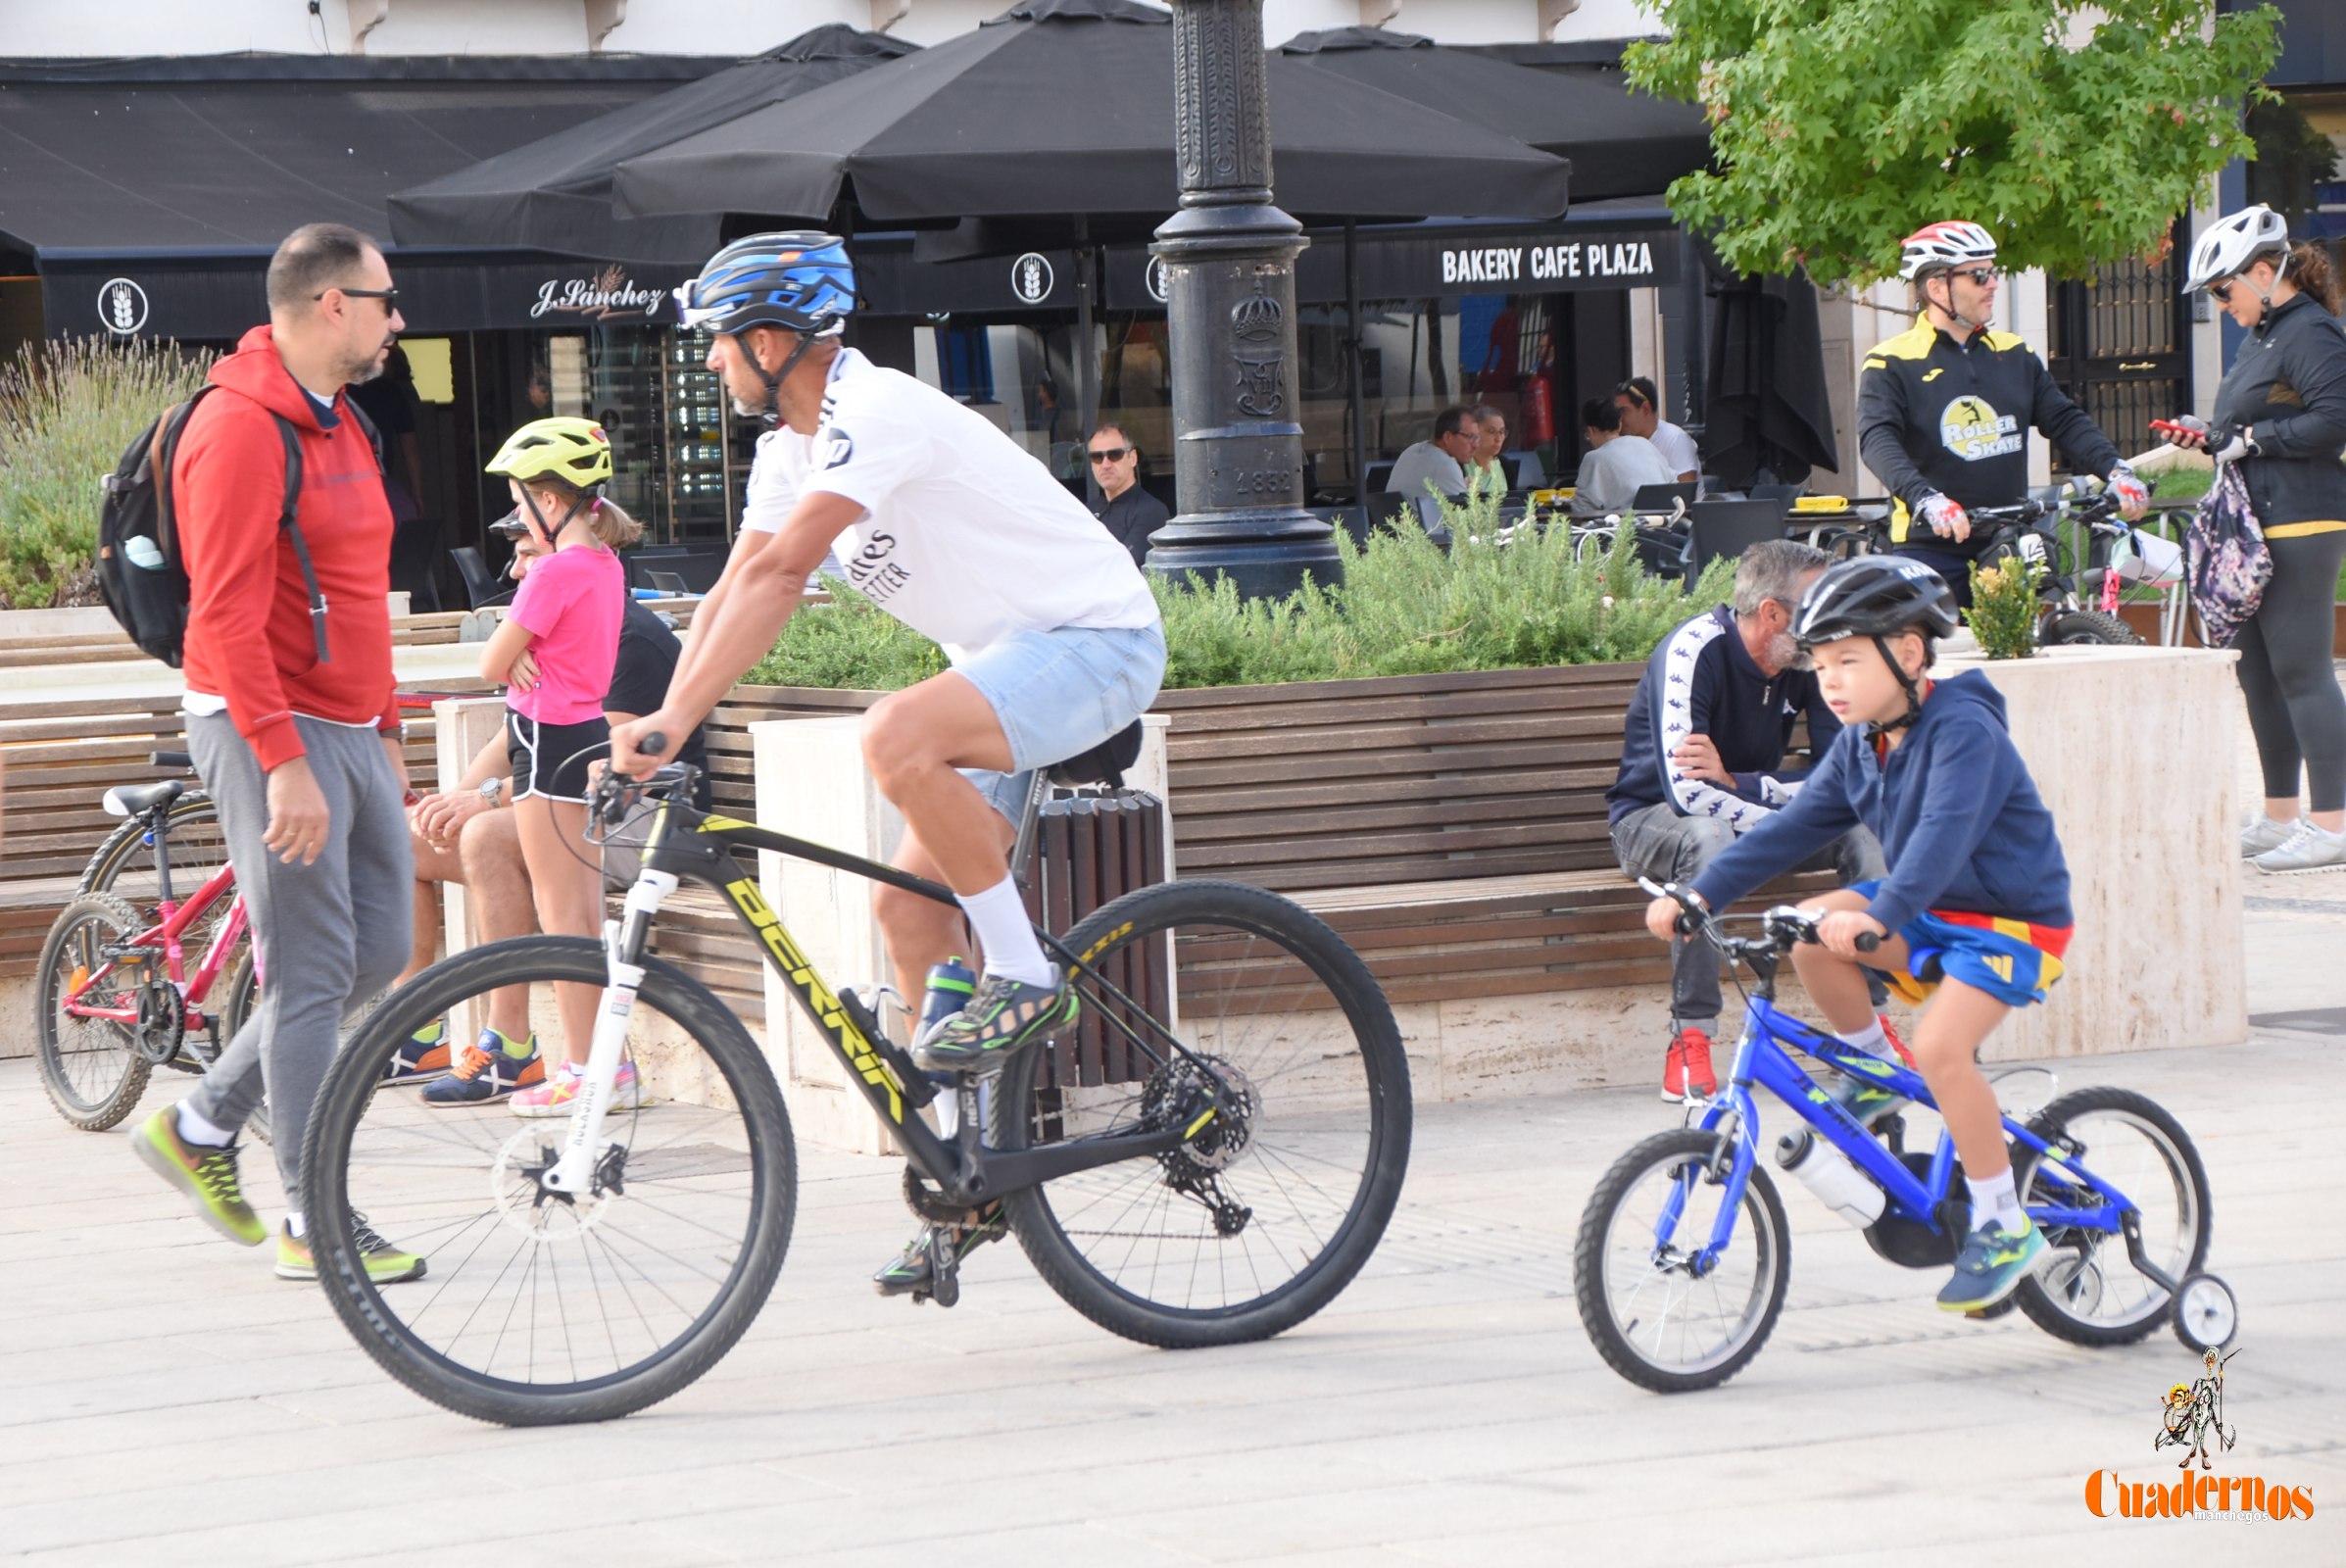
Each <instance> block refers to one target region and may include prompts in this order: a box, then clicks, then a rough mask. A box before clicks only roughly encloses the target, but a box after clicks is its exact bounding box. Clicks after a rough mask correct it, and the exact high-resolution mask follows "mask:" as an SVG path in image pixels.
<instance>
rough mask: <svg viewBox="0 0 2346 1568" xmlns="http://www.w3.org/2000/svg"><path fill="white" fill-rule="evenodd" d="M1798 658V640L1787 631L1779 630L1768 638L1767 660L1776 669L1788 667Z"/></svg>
mask: <svg viewBox="0 0 2346 1568" xmlns="http://www.w3.org/2000/svg"><path fill="white" fill-rule="evenodd" d="M1799 659H1800V640H1799V639H1798V638H1796V637H1794V636H1793V635H1792V634H1791V633H1790V632H1788V631H1780V632H1778V633H1777V634H1776V635H1775V636H1773V637H1771V638H1769V639H1768V662H1769V663H1771V664H1773V665H1775V666H1776V667H1777V668H1778V669H1790V668H1791V667H1792V665H1793V664H1795V663H1797V662H1799Z"/></svg>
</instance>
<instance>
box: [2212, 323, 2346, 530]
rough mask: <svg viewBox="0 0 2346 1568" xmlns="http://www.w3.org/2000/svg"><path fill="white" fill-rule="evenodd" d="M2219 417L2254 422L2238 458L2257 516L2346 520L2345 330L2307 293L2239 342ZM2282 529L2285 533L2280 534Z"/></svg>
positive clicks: (2220, 392) (2263, 519)
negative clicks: (2244, 455)
mask: <svg viewBox="0 0 2346 1568" xmlns="http://www.w3.org/2000/svg"><path fill="white" fill-rule="evenodd" d="M2216 422H2217V423H2218V424H2245V425H2249V426H2251V427H2252V428H2253V430H2254V433H2255V436H2256V443H2257V456H2255V457H2253V458H2249V459H2246V460H2245V461H2243V462H2242V463H2241V465H2240V476H2241V477H2242V478H2244V479H2246V480H2247V481H2248V499H2249V501H2250V502H2251V504H2253V505H2254V506H2255V508H2256V513H2257V521H2258V522H2260V523H2262V524H2263V525H2264V526H2265V528H2266V529H2267V530H2268V531H2270V530H2271V529H2273V528H2275V527H2285V526H2287V525H2288V524H2290V523H2293V522H2346V468H2342V467H2340V466H2338V454H2339V453H2340V451H2341V450H2346V332H2341V330H2340V328H2339V325H2338V320H2337V318H2335V317H2333V316H2331V315H2330V314H2329V313H2328V312H2327V311H2325V310H2323V309H2322V305H2321V302H2320V301H2318V300H2316V299H2315V298H2314V297H2313V296H2312V295H2311V294H2300V295H2298V296H2297V297H2296V298H2295V299H2293V300H2291V301H2289V303H2288V304H2286V305H2283V306H2281V307H2280V308H2279V309H2278V310H2275V311H2274V312H2273V315H2272V317H2271V318H2270V319H2267V321H2266V322H2265V324H2264V325H2262V326H2260V327H2258V328H2257V329H2256V330H2254V331H2252V332H2250V333H2249V334H2248V336H2247V338H2246V339H2245V340H2244V341H2242V343H2241V344H2240V353H2239V357H2238V358H2236V359H2234V360H2233V361H2232V368H2231V369H2230V370H2228V371H2227V372H2225V374H2224V384H2223V385H2222V386H2221V387H2219V388H2217V390H2216ZM2284 537H2286V536H2285V535H2284Z"/></svg>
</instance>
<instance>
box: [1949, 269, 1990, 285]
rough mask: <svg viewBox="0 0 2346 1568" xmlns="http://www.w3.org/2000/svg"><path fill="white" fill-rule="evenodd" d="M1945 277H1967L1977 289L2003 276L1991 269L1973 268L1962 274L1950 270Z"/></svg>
mask: <svg viewBox="0 0 2346 1568" xmlns="http://www.w3.org/2000/svg"><path fill="white" fill-rule="evenodd" d="M1947 275H1948V276H1949V277H1968V278H1970V279H1971V280H1972V281H1973V282H1974V283H1977V284H1978V285H1979V287H1981V288H1985V287H1987V286H1988V285H1989V284H1990V283H1993V282H1994V281H1995V280H1996V279H1997V278H1998V277H2000V276H2002V275H2003V274H2002V273H2000V272H1998V271H1997V270H1995V269H1994V268H1992V267H1975V268H1972V269H1971V270H1968V271H1962V272H1958V271H1952V270H1950V271H1949V272H1948V273H1947Z"/></svg>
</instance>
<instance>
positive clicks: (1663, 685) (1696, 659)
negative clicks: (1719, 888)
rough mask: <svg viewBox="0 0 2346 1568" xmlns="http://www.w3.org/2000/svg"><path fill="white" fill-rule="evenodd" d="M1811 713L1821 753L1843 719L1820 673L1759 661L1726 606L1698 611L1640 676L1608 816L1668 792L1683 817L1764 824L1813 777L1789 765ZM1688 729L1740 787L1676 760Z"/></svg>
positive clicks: (1608, 797) (1813, 741)
mask: <svg viewBox="0 0 2346 1568" xmlns="http://www.w3.org/2000/svg"><path fill="white" fill-rule="evenodd" d="M1804 713H1805V714H1806V715H1807V716H1808V740H1809V755H1811V756H1812V757H1823V756H1824V755H1825V751H1826V748H1828V747H1829V746H1831V745H1832V744H1833V737H1834V736H1836V735H1838V734H1839V733H1840V732H1841V721H1840V720H1839V719H1838V718H1836V717H1834V716H1833V710H1832V709H1830V708H1827V707H1826V706H1825V702H1824V699H1823V698H1821V697H1819V696H1818V695H1817V677H1816V676H1814V675H1812V674H1810V673H1808V672H1807V671H1806V670H1796V669H1787V670H1784V671H1782V672H1781V673H1779V674H1776V675H1769V674H1767V673H1766V672H1764V671H1763V670H1761V668H1760V667H1759V665H1758V664H1756V663H1754V662H1752V658H1751V653H1750V650H1748V649H1746V648H1745V647H1744V646H1743V638H1742V634H1741V633H1740V632H1738V631H1736V630H1735V612H1734V611H1732V610H1730V609H1729V608H1728V607H1727V606H1725V605H1721V606H1720V607H1719V608H1718V609H1716V610H1714V611H1712V612H1711V613H1709V614H1707V615H1696V616H1695V617H1694V618H1693V619H1692V620H1689V621H1687V622H1686V624H1685V625H1683V626H1680V627H1679V628H1678V630H1676V631H1674V632H1672V633H1671V634H1670V635H1669V636H1667V637H1665V638H1663V639H1662V644H1661V646H1660V647H1658V648H1656V649H1655V650H1654V651H1653V658H1652V659H1650V660H1648V661H1647V662H1646V664H1645V673H1644V674H1643V675H1641V676H1639V677H1638V680H1637V696H1635V697H1633V698H1631V699H1630V711H1629V725H1628V728H1627V731H1626V732H1625V733H1624V734H1623V736H1622V742H1621V771H1620V773H1619V774H1618V775H1616V776H1615V778H1614V780H1613V787H1612V788H1611V789H1609V790H1607V791H1605V805H1606V810H1605V816H1606V819H1607V820H1608V821H1612V822H1618V821H1620V820H1621V819H1622V818H1623V817H1625V816H1627V815H1629V814H1630V812H1632V811H1635V810H1637V809H1640V808H1642V807H1647V806H1659V805H1660V804H1661V803H1662V802H1664V801H1668V802H1670V804H1671V805H1672V806H1673V807H1674V808H1675V809H1677V811H1678V814H1679V815H1681V816H1715V817H1719V818H1721V819H1722V820H1724V821H1726V822H1727V823H1728V824H1729V825H1731V826H1732V827H1734V828H1735V831H1736V832H1738V833H1741V832H1744V831H1746V830H1747V829H1749V828H1752V827H1754V826H1756V825H1758V824H1759V823H1760V822H1762V821H1765V820H1766V819H1767V818H1768V817H1769V816H1770V815H1772V814H1773V813H1774V811H1775V809H1776V808H1778V807H1780V806H1782V805H1783V804H1784V802H1785V801H1788V800H1790V799H1791V798H1792V793H1793V790H1794V788H1796V787H1797V786H1798V784H1799V782H1800V780H1802V779H1804V778H1806V777H1807V776H1808V769H1807V768H1805V767H1796V768H1789V769H1787V768H1785V767H1784V766H1783V765H1782V764H1783V762H1784V746H1785V744H1786V743H1787V742H1788V741H1790V739H1791V737H1792V725H1793V722H1794V721H1795V720H1797V719H1798V718H1799V717H1800V716H1801V715H1802V714H1804ZM1689 735H1706V736H1708V737H1710V741H1711V744H1712V745H1713V746H1715V747H1717V748H1718V749H1719V760H1720V761H1721V762H1722V763H1724V764H1725V765H1726V767H1727V770H1728V771H1729V772H1731V773H1733V774H1734V775H1735V788H1734V790H1732V791H1729V790H1724V789H1721V788H1719V786H1717V785H1715V784H1711V783H1707V782H1705V781H1704V780H1702V779H1698V778H1689V777H1687V776H1686V774H1684V773H1682V772H1680V771H1679V770H1678V769H1676V768H1674V767H1672V766H1670V765H1669V763H1670V754H1671V753H1672V752H1674V751H1676V750H1678V748H1679V746H1680V745H1681V744H1682V743H1683V742H1684V741H1685V740H1686V737H1687V736H1689Z"/></svg>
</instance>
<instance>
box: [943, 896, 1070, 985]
mask: <svg viewBox="0 0 2346 1568" xmlns="http://www.w3.org/2000/svg"><path fill="white" fill-rule="evenodd" d="M953 897H954V898H955V899H957V900H959V901H960V905H961V907H962V909H963V910H964V911H965V912H966V913H967V914H968V916H969V928H970V929H971V930H972V931H975V932H976V933H977V939H978V946H979V947H982V948H984V949H985V950H986V972H987V973H988V974H998V975H1002V977H1004V978H1005V979H1010V980H1016V981H1018V982H1019V983H1020V984H1022V985H1030V986H1048V985H1051V984H1052V983H1054V982H1055V981H1056V980H1057V978H1058V976H1057V974H1056V973H1055V972H1054V971H1053V970H1052V969H1051V960H1050V959H1049V958H1046V957H1044V956H1043V944H1042V943H1040V942H1037V941H1036V940H1035V928H1034V927H1033V926H1031V925H1029V924H1027V919H1026V901H1025V900H1023V899H1021V898H1020V897H1019V896H1018V884H1017V883H1015V882H1013V881H1011V880H1010V879H1009V878H1008V877H1006V876H1005V877H1003V878H1002V880H1001V881H1000V882H998V883H996V884H995V885H994V886H992V887H990V888H988V889H987V890H986V891H985V892H983V893H956V894H954V895H953Z"/></svg>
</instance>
